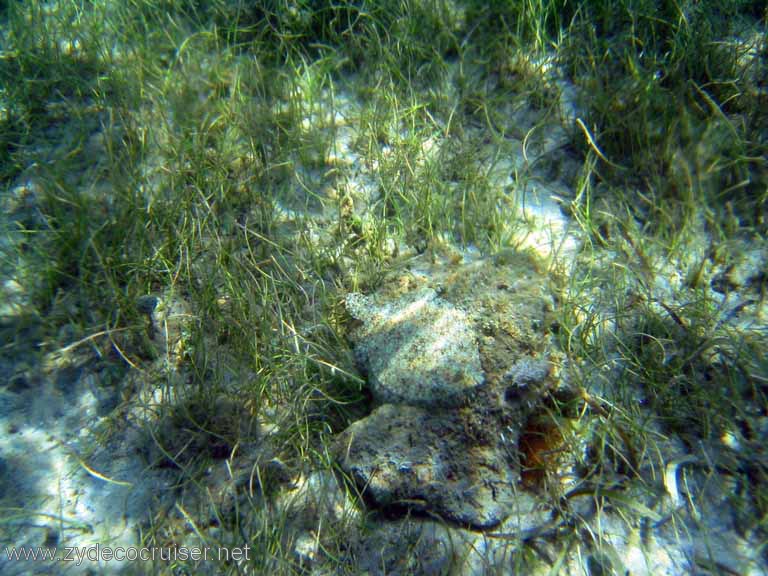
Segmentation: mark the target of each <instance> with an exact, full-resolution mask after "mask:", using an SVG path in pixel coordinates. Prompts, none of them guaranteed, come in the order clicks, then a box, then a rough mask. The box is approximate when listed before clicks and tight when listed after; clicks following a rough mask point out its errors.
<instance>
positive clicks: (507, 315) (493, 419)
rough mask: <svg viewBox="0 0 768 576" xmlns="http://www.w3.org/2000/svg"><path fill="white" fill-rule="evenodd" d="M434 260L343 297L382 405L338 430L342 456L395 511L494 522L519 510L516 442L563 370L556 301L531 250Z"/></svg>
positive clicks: (369, 491)
mask: <svg viewBox="0 0 768 576" xmlns="http://www.w3.org/2000/svg"><path fill="white" fill-rule="evenodd" d="M414 265H415V266H417V265H418V262H416V263H415V264H414ZM425 266H426V270H424V269H423V268H422V270H423V272H411V273H409V274H406V275H402V276H400V277H394V278H391V279H390V280H389V281H385V282H383V283H382V284H381V286H380V287H379V289H378V290H377V292H375V293H374V294H372V295H370V296H364V295H362V294H358V293H353V294H349V295H348V296H347V297H346V300H345V304H346V307H347V310H348V311H349V313H350V315H351V316H352V317H353V318H354V319H355V320H356V321H357V322H356V323H355V324H354V325H353V328H352V330H351V334H350V336H351V340H352V344H353V347H354V352H355V356H356V359H357V361H358V364H359V366H360V367H361V368H362V369H363V371H364V372H365V373H366V376H367V380H368V385H369V387H370V390H371V392H372V395H373V398H374V400H375V401H376V405H377V406H378V407H376V408H375V409H374V410H373V412H372V413H371V414H369V415H368V416H367V417H365V418H363V419H361V420H358V421H357V422H355V423H353V424H352V425H351V426H349V427H348V428H347V429H346V430H345V431H344V432H342V433H341V434H340V435H339V436H338V437H337V439H336V442H335V444H334V455H335V458H336V460H337V461H338V462H339V465H340V468H341V470H342V471H343V472H344V476H345V477H346V479H347V480H348V481H350V482H351V483H352V484H353V485H354V490H355V491H357V492H358V493H360V494H361V495H362V498H363V501H364V502H365V503H366V504H367V505H368V506H370V507H372V508H375V509H379V510H381V511H382V512H384V513H385V514H386V515H388V516H391V517H397V516H405V515H407V514H410V513H417V514H419V513H420V514H424V515H425V516H431V517H433V518H439V519H443V520H447V521H449V522H452V523H455V524H459V525H462V526H465V527H469V528H472V529H477V530H484V529H488V528H493V527H495V526H498V525H499V524H500V523H502V522H503V521H504V520H505V518H507V517H508V516H509V514H510V513H511V512H512V511H513V510H516V500H517V498H518V494H519V490H520V488H519V486H518V485H519V484H520V482H521V480H520V478H521V455H520V449H519V447H518V439H519V438H520V437H521V435H522V433H523V431H524V429H525V427H526V424H527V422H528V419H529V417H530V416H531V415H532V414H534V413H535V411H536V410H537V409H538V408H539V407H540V406H541V401H542V398H543V395H544V393H545V391H546V390H548V389H550V388H552V387H553V386H554V385H555V382H556V379H557V375H556V371H555V370H553V363H552V361H551V360H550V358H551V357H552V354H553V353H555V351H554V350H553V349H552V346H551V345H550V338H549V335H548V326H549V324H550V322H548V321H547V319H548V314H549V311H550V310H551V307H552V299H551V296H550V295H549V294H548V293H547V291H546V285H547V284H546V282H545V281H544V276H543V274H542V273H541V272H539V271H538V270H537V269H536V267H535V265H534V264H533V262H532V261H531V260H530V259H529V258H527V257H525V256H524V255H519V254H512V255H510V256H509V257H508V258H506V259H505V261H504V262H503V263H499V262H493V261H489V260H478V261H475V262H470V263H468V264H464V265H461V266H445V265H444V264H443V265H441V264H440V263H430V262H426V263H425ZM438 292H439V295H438Z"/></svg>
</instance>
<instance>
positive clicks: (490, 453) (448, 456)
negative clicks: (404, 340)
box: [336, 404, 518, 528]
mask: <svg viewBox="0 0 768 576" xmlns="http://www.w3.org/2000/svg"><path fill="white" fill-rule="evenodd" d="M336 448H337V451H338V452H339V457H340V462H341V465H342V468H343V469H344V470H345V471H346V472H347V473H348V474H349V475H350V476H351V477H352V478H353V480H354V481H355V484H357V485H358V486H361V487H365V497H366V498H367V499H368V500H369V501H370V503H371V504H372V505H374V506H375V507H377V508H381V509H383V510H384V511H388V512H392V513H395V514H397V513H398V512H400V511H402V510H406V509H407V510H411V511H414V512H417V513H418V512H429V513H432V514H434V515H437V516H438V517H442V518H445V519H447V520H451V521H454V522H456V523H459V524H464V525H469V526H471V527H473V528H491V527H493V526H496V525H497V524H499V523H500V522H501V521H502V520H503V519H504V518H505V517H506V515H507V510H508V507H509V504H510V503H511V502H512V501H513V499H514V493H515V483H516V482H517V480H518V474H517V471H516V468H517V465H516V462H515V461H514V460H512V461H510V459H509V457H508V455H506V454H504V453H503V447H502V446H501V445H500V444H499V445H495V444H494V443H486V442H485V441H483V440H482V439H480V440H478V439H476V438H472V437H471V436H470V435H469V434H468V432H467V430H466V429H465V423H464V421H463V420H462V418H461V415H460V414H458V413H451V412H447V413H433V412H431V411H428V410H425V409H424V408H419V407H415V406H405V405H395V404H385V405H383V406H381V407H379V408H377V409H376V410H374V412H373V413H372V414H371V415H370V416H368V417H367V418H365V419H363V420H359V421H357V422H355V423H354V424H352V425H351V426H350V427H349V428H347V429H346V430H345V431H344V432H343V433H342V434H341V436H340V437H339V438H338V441H337V444H336Z"/></svg>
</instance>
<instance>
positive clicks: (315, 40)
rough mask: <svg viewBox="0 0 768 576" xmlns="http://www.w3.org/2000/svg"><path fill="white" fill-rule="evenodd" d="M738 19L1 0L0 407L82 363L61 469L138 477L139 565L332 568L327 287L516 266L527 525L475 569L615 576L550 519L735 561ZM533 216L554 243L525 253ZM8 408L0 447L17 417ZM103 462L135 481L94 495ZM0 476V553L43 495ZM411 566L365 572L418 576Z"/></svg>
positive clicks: (600, 557) (350, 385)
mask: <svg viewBox="0 0 768 576" xmlns="http://www.w3.org/2000/svg"><path fill="white" fill-rule="evenodd" d="M767 30H768V11H766V8H765V4H764V2H757V1H747V0H718V1H711V2H660V1H657V0H601V1H598V2H568V1H565V0H558V1H551V2H545V1H543V0H542V1H535V0H526V1H521V2H511V1H510V2H491V3H488V2H480V1H474V0H465V1H462V0H396V1H395V0H379V1H373V0H356V1H352V0H339V1H337V2H326V1H320V0H301V1H295V2H294V1H288V0H272V1H265V2H240V1H234V0H230V1H228V0H208V1H205V0H200V1H195V2H186V1H181V0H130V1H125V2H112V1H109V0H99V1H92V2H77V1H74V0H61V1H56V2H40V1H38V0H32V1H28V2H3V3H0V46H2V49H1V50H0V202H2V205H3V221H2V222H0V232H2V238H1V239H0V257H1V258H2V259H1V260H0V271H1V272H2V276H3V284H2V287H0V301H2V304H0V306H1V310H0V334H2V341H0V369H2V370H3V371H4V372H5V375H6V376H7V384H6V388H5V390H4V392H3V395H4V396H3V397H6V396H8V397H11V398H18V397H20V398H27V397H29V396H32V395H39V394H42V393H43V392H42V390H43V384H42V382H43V381H45V380H46V379H52V380H55V381H56V382H60V381H62V377H61V376H60V375H61V374H62V371H66V370H69V371H73V370H74V371H79V372H77V374H81V373H88V374H89V375H92V376H93V378H94V382H95V383H93V382H91V384H90V387H91V390H92V394H93V395H94V396H95V397H96V398H97V400H98V402H97V413H96V414H91V415H90V416H89V419H88V420H87V422H86V424H87V425H85V426H84V430H83V431H80V430H74V431H72V432H73V433H75V434H80V439H81V441H82V445H81V446H80V447H79V448H78V449H79V452H77V455H76V456H75V457H71V458H70V460H69V462H70V463H71V464H72V463H73V464H74V466H75V468H76V469H80V470H81V471H82V470H85V471H87V473H88V474H90V476H94V474H96V475H97V476H96V477H97V478H101V479H100V480H98V481H99V482H101V481H107V482H112V483H113V484H114V483H118V484H117V485H116V487H117V488H118V489H124V488H125V487H123V486H121V485H120V484H119V483H120V482H130V483H131V484H134V485H138V484H140V483H141V482H142V476H141V474H144V473H147V474H164V476H162V478H163V480H164V481H165V484H164V487H163V489H162V490H160V491H159V492H160V493H159V494H158V495H157V498H156V500H155V501H154V502H153V503H151V504H150V505H148V507H147V509H145V510H144V513H145V517H143V518H141V519H139V521H138V522H137V525H136V532H137V533H136V535H135V536H136V544H139V545H145V546H178V545H182V544H183V543H187V545H189V542H193V541H194V542H198V544H200V543H202V544H204V545H208V546H214V545H221V546H243V545H245V544H246V543H247V544H249V546H250V549H251V556H250V559H249V560H248V562H245V563H240V564H238V563H233V562H221V563H218V564H217V563H211V564H209V565H208V566H209V567H208V569H210V570H212V571H213V572H214V573H240V572H243V573H263V572H264V571H267V570H269V571H271V572H274V573H279V574H293V573H302V571H309V570H310V569H311V570H312V571H316V572H317V573H350V574H352V573H359V572H360V566H361V565H362V564H361V562H362V563H363V564H364V562H363V557H364V556H365V554H366V550H367V549H366V545H364V544H360V542H361V541H364V539H365V535H366V534H367V533H368V532H369V531H372V530H373V528H372V526H373V525H374V523H375V522H379V521H381V519H380V518H378V516H377V515H376V513H375V511H371V510H366V509H365V508H364V507H361V506H358V507H355V506H351V505H347V504H348V503H347V504H339V503H338V502H333V503H330V504H327V505H326V506H321V505H320V504H317V503H315V504H314V505H312V506H309V505H304V506H303V507H301V506H299V504H298V503H297V502H298V500H299V499H300V497H299V496H297V495H296V494H304V492H303V491H302V487H305V486H306V485H308V484H311V482H312V481H313V480H312V479H313V478H316V477H317V476H316V473H317V472H323V473H328V474H329V476H330V477H331V478H333V474H334V473H335V474H340V471H339V469H338V466H337V463H336V462H335V461H334V458H333V455H332V452H331V449H330V446H331V445H332V443H333V441H334V439H335V438H336V437H337V435H338V434H339V433H340V432H342V431H343V430H345V429H346V428H347V427H348V426H349V425H350V424H351V423H353V422H355V421H356V420H358V419H359V418H361V416H363V415H365V414H366V413H368V412H369V411H370V409H371V398H370V392H369V390H368V389H367V387H366V385H365V381H364V379H363V377H362V376H361V375H360V374H359V373H358V368H357V367H356V366H355V362H354V358H353V355H352V354H351V352H350V344H349V340H348V336H349V332H350V324H351V323H352V322H353V319H352V318H351V317H350V315H349V313H348V311H347V310H346V309H345V306H344V302H345V297H346V295H347V294H349V293H351V292H361V293H368V292H371V291H373V290H375V289H376V288H377V287H379V286H381V285H382V282H383V280H384V278H387V277H389V278H391V277H392V275H393V274H394V273H396V272H397V271H402V270H405V269H407V267H408V265H409V262H412V261H414V260H415V259H416V258H418V257H424V258H428V259H430V260H431V261H432V262H433V263H435V262H443V263H444V265H445V266H446V267H450V266H453V265H456V264H457V263H458V262H461V261H462V259H463V258H466V257H467V256H466V255H467V254H469V253H471V254H475V255H478V257H487V258H490V259H491V260H489V261H492V262H493V263H494V265H495V266H499V267H503V266H513V265H514V263H515V261H516V258H518V255H519V253H521V252H524V253H526V256H525V257H526V258H529V257H530V258H535V259H536V261H537V262H538V266H539V267H540V268H541V270H542V271H545V272H546V276H547V278H548V281H549V282H550V284H551V285H550V286H549V290H550V291H551V292H552V294H554V297H555V298H554V301H555V303H556V304H555V307H554V309H553V310H552V311H551V313H548V318H547V321H548V323H549V326H547V327H543V328H541V329H542V330H546V331H547V333H548V334H550V335H551V336H552V338H553V339H554V340H555V342H556V343H557V346H558V348H559V350H560V352H561V355H559V356H558V357H557V359H556V360H553V362H555V363H556V364H557V366H556V373H557V375H558V378H559V380H560V381H561V383H562V384H561V385H560V386H559V387H558V388H557V389H555V390H552V391H551V393H550V394H549V395H548V397H547V398H546V400H545V401H544V404H543V407H542V408H541V409H540V410H539V411H538V413H537V414H535V415H534V416H533V417H531V420H530V423H529V425H528V430H527V432H526V433H525V434H524V435H523V436H522V438H521V440H520V451H521V453H522V455H521V458H522V460H523V464H524V465H526V466H527V467H528V470H527V473H526V474H525V475H524V478H523V482H522V483H521V487H520V490H524V491H526V492H530V493H532V494H534V495H535V497H536V498H539V499H541V501H542V502H545V503H546V505H548V506H550V507H551V508H552V509H553V510H555V511H556V512H555V513H553V518H557V522H558V523H557V524H556V525H555V522H554V520H553V521H552V524H551V525H549V526H545V527H542V528H541V529H540V530H522V531H521V532H520V534H516V535H512V536H509V535H501V536H499V535H497V537H498V538H499V539H500V540H504V541H509V546H510V551H509V554H508V556H509V557H508V558H507V560H506V565H505V566H506V569H507V570H509V569H510V568H509V566H510V563H511V566H512V567H513V568H516V569H517V570H519V571H521V573H533V571H534V570H540V571H542V572H541V573H547V571H550V573H557V572H558V570H559V569H563V570H564V569H565V568H564V567H566V566H570V569H573V566H575V565H576V564H572V563H573V562H576V561H577V560H574V559H581V561H582V562H583V563H584V566H586V568H584V569H585V570H588V573H590V574H607V573H612V572H611V571H612V570H616V571H618V573H623V571H621V570H619V568H620V566H621V563H622V559H621V558H620V557H619V556H620V555H619V554H618V553H617V552H616V550H615V549H614V544H615V542H614V540H612V539H611V538H609V537H608V536H607V535H606V534H602V533H601V532H599V531H597V532H596V531H594V530H593V527H594V525H593V524H592V523H591V520H587V519H586V518H585V516H586V514H585V513H584V512H583V510H584V507H583V506H581V505H579V504H578V502H579V501H580V500H582V499H587V500H589V502H590V503H591V504H592V505H593V506H594V507H595V508H596V509H597V516H598V517H599V516H600V514H601V513H602V512H605V513H606V514H608V513H609V512H610V511H618V513H617V515H618V516H619V517H621V518H622V519H623V522H624V524H625V529H626V531H627V532H628V533H631V534H638V535H639V536H637V538H638V539H640V540H644V539H647V538H648V536H647V534H648V533H649V531H651V528H649V526H651V525H652V526H653V529H657V530H659V531H664V530H668V531H670V533H674V534H675V536H674V537H672V536H670V539H677V540H686V541H687V540H688V539H692V538H693V537H692V536H691V532H692V531H693V530H694V528H691V526H692V525H693V526H695V530H698V531H699V532H697V535H698V536H696V537H700V536H701V535H702V534H703V535H705V536H706V533H707V531H708V530H709V529H710V528H711V524H710V523H709V521H707V520H706V518H707V517H708V516H717V515H718V514H719V513H718V512H715V510H716V509H717V506H715V505H714V504H711V505H710V504H707V501H708V500H709V501H710V502H714V501H715V500H717V502H718V506H719V505H720V504H719V502H720V500H718V498H720V499H722V500H723V501H724V502H727V504H728V506H729V508H728V510H729V512H728V514H731V515H733V517H734V518H735V519H734V520H733V526H735V527H736V528H735V529H734V530H735V532H736V533H737V534H738V538H741V539H742V541H743V542H749V546H751V547H752V549H754V550H757V552H756V554H755V556H754V558H753V559H751V560H750V561H753V560H754V561H759V562H762V567H763V569H764V567H765V565H766V563H768V548H766V543H767V542H768V524H767V522H768V521H767V519H768V452H766V449H765V443H766V439H768V412H767V409H766V406H768V399H767V398H766V395H767V394H768V359H767V354H766V351H768V332H766V330H767V328H766V325H767V324H766V323H767V322H768V317H767V316H766V313H767V312H768V309H767V308H766V305H767V303H766V288H767V287H768V278H767V277H766V269H768V245H766V235H767V234H768V222H766V212H767V211H768V40H766V37H767V36H768V32H767ZM555 182H556V183H558V185H557V186H554V187H553V186H551V183H555ZM537 195H543V196H546V197H553V198H555V200H556V201H557V203H558V204H559V207H560V210H561V211H562V212H563V213H564V214H566V215H567V221H568V222H569V227H568V229H567V230H565V231H564V232H563V235H562V236H559V237H556V238H558V240H557V242H556V241H555V240H551V242H554V244H553V245H552V246H550V247H549V248H548V249H546V250H544V251H539V253H536V252H535V250H534V243H533V242H532V241H531V239H532V238H537V237H538V236H537V233H538V231H539V229H540V228H542V226H543V225H542V224H541V222H540V221H539V220H536V219H535V218H533V217H531V216H530V211H529V210H528V207H529V205H530V204H535V197H536V196H537ZM544 227H546V226H544ZM566 237H567V238H572V239H575V248H572V249H567V248H566V244H567V242H566V240H565V239H566ZM558 242H560V243H558ZM499 321H502V319H500V320H499ZM56 386H58V384H57V385H56ZM38 388H39V389H38ZM60 388H61V390H59V392H60V394H59V396H58V397H57V399H56V400H52V401H54V402H61V403H65V404H66V403H70V404H71V406H70V407H69V409H76V407H75V404H76V401H75V400H73V399H72V398H71V397H68V396H67V392H66V389H65V388H66V386H65V385H64V384H62V385H61V386H60ZM57 389H58V388H57ZM14 402H15V400H14ZM11 403H12V402H11V401H8V404H9V405H10V404H11ZM16 405H18V406H20V407H19V408H18V414H17V416H15V417H13V418H11V420H10V422H11V424H9V431H8V435H9V441H7V442H5V441H4V442H3V443H2V446H3V450H6V449H8V450H10V448H7V447H8V446H11V445H13V443H14V440H13V437H12V436H13V434H14V433H15V432H13V431H11V428H13V429H14V430H17V429H19V427H22V426H24V425H27V424H29V425H34V424H36V422H37V419H38V417H39V413H37V412H35V411H34V410H33V408H32V407H31V406H28V405H25V404H21V403H18V402H17V404H16ZM41 419H42V418H41ZM42 420H44V419H42ZM45 421H48V422H50V420H45ZM45 421H44V422H43V426H45ZM22 422H26V423H24V424H22ZM127 438H130V439H131V440H130V441H129V440H126V439H127ZM60 440H61V441H62V442H64V443H66V444H68V445H69V444H72V443H74V439H67V440H66V441H65V440H64V439H63V438H62V439H60ZM70 440H72V442H70ZM126 442H129V443H131V444H130V446H131V449H132V450H134V451H136V452H139V453H140V454H141V457H142V458H143V462H144V468H143V469H140V470H139V471H138V472H137V474H136V476H135V477H130V478H108V477H106V476H105V475H104V473H103V472H101V471H99V469H98V467H97V466H95V465H94V464H93V462H94V461H98V458H99V454H102V453H104V452H105V451H106V452H109V451H112V450H115V447H116V446H120V447H123V448H122V449H126V450H127V448H124V447H125V446H127V445H128V444H125V443H126ZM73 449H74V448H73ZM243 454H244V455H245V456H244V457H243V458H238V456H240V455H243ZM70 455H71V454H70ZM2 458H3V460H0V469H5V468H8V467H10V466H11V464H10V457H7V456H2ZM224 471H226V473H225V472H224ZM3 473H4V472H3ZM4 475H5V476H7V479H4V480H2V484H1V485H0V498H1V499H2V500H3V503H2V506H1V507H0V519H1V521H0V524H2V526H3V528H2V532H0V534H2V536H3V543H4V545H7V546H11V545H13V544H14V543H17V542H18V540H14V536H12V533H13V532H14V530H15V529H16V528H15V526H16V525H17V524H18V523H19V522H24V521H26V520H28V519H29V518H30V517H35V515H36V514H38V513H39V511H40V510H43V509H44V508H45V505H44V504H43V503H41V502H38V501H36V500H35V495H34V494H28V493H27V492H24V494H25V497H24V504H19V503H18V493H20V492H19V490H17V489H16V488H14V487H13V483H14V482H23V480H14V478H16V476H13V475H11V474H7V475H6V474H4ZM565 475H568V476H569V478H575V480H572V481H570V483H568V484H567V485H566V484H565V483H564V482H563V481H562V477H564V476H565ZM350 492H352V490H351V489H350ZM346 496H347V500H348V501H349V502H352V501H354V500H355V498H354V496H355V495H354V494H352V493H349V494H347V495H346ZM302 497H303V498H306V496H302ZM665 498H667V499H669V500H671V504H669V503H668V502H667V500H664V499H665ZM345 501H346V500H345ZM14 502H15V503H14ZM169 502H170V504H169ZM22 508H23V509H24V510H25V512H24V513H20V512H19V510H20V509H22ZM297 510H300V512H297ZM360 510H363V511H364V513H362V514H361V513H360ZM25 514H28V515H25ZM56 514H62V517H61V518H59V521H57V522H53V521H52V522H51V525H52V526H53V528H51V530H52V531H54V532H56V531H58V532H57V534H58V535H57V537H56V538H58V539H59V541H60V542H61V544H62V545H64V543H65V542H66V541H67V537H68V534H69V533H70V532H69V531H72V530H74V531H77V530H79V528H78V526H74V527H73V528H67V529H66V530H65V527H64V525H65V522H64V521H63V520H62V518H63V517H64V516H67V514H64V513H62V512H61V511H60V509H59V508H56ZM590 518H591V516H590ZM73 522H74V520H73ZM54 524H55V525H54ZM30 530H31V529H30ZM307 535H311V537H308V536H307ZM28 538H29V539H28V540H27V543H29V542H31V543H32V544H31V545H41V544H42V543H43V540H45V541H46V542H48V539H47V538H40V539H39V541H38V540H35V538H37V536H36V533H35V532H34V530H32V531H31V532H30V533H29V535H28ZM712 538H713V539H722V536H721V535H719V534H718V535H717V536H715V535H713V536H712ZM413 539H414V540H418V539H417V538H415V537H414V538H413ZM378 544H380V545H381V546H384V544H381V543H380V542H379V543H378ZM46 545H47V544H46ZM409 545H412V549H411V548H409V549H404V550H403V551H402V555H404V556H403V558H405V559H404V560H403V562H404V564H401V565H398V566H397V567H395V566H394V565H387V566H385V567H383V568H382V567H381V566H378V567H376V568H371V567H369V570H371V572H374V571H375V570H380V571H381V573H389V572H393V571H394V572H397V570H400V571H401V573H411V572H419V570H420V569H422V570H424V571H426V570H427V569H426V568H423V567H422V568H419V564H418V562H419V557H418V552H413V551H417V549H418V546H417V542H410V543H409ZM371 546H373V545H371ZM702 549H703V550H709V552H708V554H703V553H702V552H701V550H702ZM307 550H308V551H307ZM409 550H411V551H412V552H413V553H412V554H410V555H409ZM718 550H719V549H718V548H717V547H716V546H714V545H713V546H709V544H707V545H705V546H704V547H703V548H699V547H695V546H693V547H690V549H686V551H685V555H686V560H687V562H688V566H689V567H690V570H691V571H702V570H707V571H709V572H707V573H712V574H716V573H733V571H738V570H743V571H744V572H745V573H746V572H747V570H746V568H745V566H744V565H739V564H736V565H732V564H731V563H730V560H728V561H726V560H723V558H722V557H721V555H720V552H719V551H718ZM370 553H371V552H370V551H369V552H368V554H370ZM463 560H464V558H463V557H461V555H456V556H455V557H454V558H453V559H452V561H451V562H452V565H451V569H452V570H455V571H456V573H460V571H461V565H462V562H463ZM624 561H625V562H626V561H627V560H626V559H625V560H624ZM648 565H649V566H654V565H655V564H653V562H650V561H649V564H648ZM192 566H193V563H191V562H190V563H189V564H187V565H185V564H184V563H183V562H179V563H178V564H177V565H174V564H169V563H158V564H157V565H152V566H149V565H142V566H134V568H133V569H134V570H136V571H137V572H149V571H152V570H154V571H155V572H157V573H159V574H170V573H181V571H184V570H190V569H192V568H191V567H192ZM489 566H490V565H489ZM542 566H543V567H544V568H542ZM751 569H752V570H754V573H757V572H758V571H759V570H760V569H761V568H759V567H754V566H752V568H751ZM446 570H447V569H446ZM488 570H489V571H491V570H499V571H500V572H504V570H502V569H501V568H499V567H493V568H490V567H489V568H488ZM729 571H730V572H729Z"/></svg>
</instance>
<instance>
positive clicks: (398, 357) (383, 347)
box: [346, 288, 483, 406]
mask: <svg viewBox="0 0 768 576" xmlns="http://www.w3.org/2000/svg"><path fill="white" fill-rule="evenodd" d="M346 305H347V310H348V311H349V312H350V314H351V315H352V316H353V317H354V318H356V319H357V320H359V321H360V322H362V324H363V325H362V327H361V328H360V329H359V330H357V331H356V333H355V336H354V338H355V340H356V345H355V354H356V356H357V359H358V362H359V363H360V364H361V366H362V367H363V368H364V370H366V371H367V373H368V381H369V385H370V387H371V392H372V393H373V397H374V399H376V400H377V401H378V402H380V403H386V402H392V403H402V404H410V405H412V406H458V405H459V404H461V403H462V402H463V401H464V400H465V399H466V396H467V393H468V392H470V391H471V390H472V389H473V388H475V387H476V386H477V385H478V384H481V383H482V382H483V371H482V368H481V366H480V355H479V354H478V351H477V336H476V334H475V332H474V328H473V326H472V323H471V322H470V319H469V318H468V316H467V314H466V313H465V312H464V311H462V310H461V309H459V308H457V307H456V306H453V305H452V304H450V303H449V302H446V301H445V300H443V299H441V298H440V297H438V295H437V293H436V292H435V291H434V290H432V289H430V288H425V289H422V290H416V291H414V292H412V293H410V294H406V295H405V296H402V297H401V298H399V299H397V300H394V301H391V302H386V303H382V304H377V302H376V300H375V299H374V298H371V297H367V296H363V295H362V294H357V293H354V294H349V295H348V296H347V298H346Z"/></svg>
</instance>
